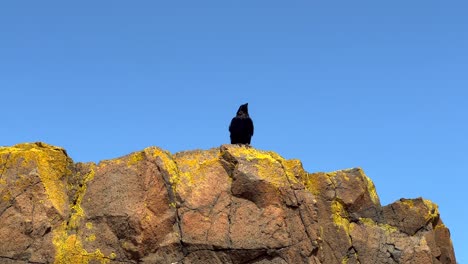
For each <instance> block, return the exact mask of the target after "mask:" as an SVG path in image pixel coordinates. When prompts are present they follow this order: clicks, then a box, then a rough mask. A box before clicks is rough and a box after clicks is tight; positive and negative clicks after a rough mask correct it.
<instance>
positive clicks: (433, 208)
mask: <svg viewBox="0 0 468 264" xmlns="http://www.w3.org/2000/svg"><path fill="white" fill-rule="evenodd" d="M423 203H424V205H425V206H426V207H427V214H426V215H425V216H424V218H425V219H426V221H430V220H432V219H436V218H437V217H438V216H439V214H440V213H439V207H438V206H437V204H435V203H433V202H431V201H429V200H426V199H423Z"/></svg>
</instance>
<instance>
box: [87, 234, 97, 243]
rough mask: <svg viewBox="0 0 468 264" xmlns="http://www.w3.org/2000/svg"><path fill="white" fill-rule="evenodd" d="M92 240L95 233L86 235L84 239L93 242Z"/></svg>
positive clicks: (94, 237) (94, 238)
mask: <svg viewBox="0 0 468 264" xmlns="http://www.w3.org/2000/svg"><path fill="white" fill-rule="evenodd" d="M94 240H96V235H95V234H91V235H89V236H88V237H86V241H90V242H93V241H94Z"/></svg>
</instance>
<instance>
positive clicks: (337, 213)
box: [331, 200, 349, 234]
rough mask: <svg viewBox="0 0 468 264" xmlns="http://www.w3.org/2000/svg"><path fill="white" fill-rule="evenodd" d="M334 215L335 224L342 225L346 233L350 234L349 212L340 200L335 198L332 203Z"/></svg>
mask: <svg viewBox="0 0 468 264" xmlns="http://www.w3.org/2000/svg"><path fill="white" fill-rule="evenodd" d="M331 209H332V217H333V222H334V223H335V225H337V226H339V227H342V228H343V229H344V231H345V232H346V234H349V220H348V217H347V212H346V210H345V208H344V207H343V204H341V203H340V202H339V201H337V200H334V201H333V202H332V203H331Z"/></svg>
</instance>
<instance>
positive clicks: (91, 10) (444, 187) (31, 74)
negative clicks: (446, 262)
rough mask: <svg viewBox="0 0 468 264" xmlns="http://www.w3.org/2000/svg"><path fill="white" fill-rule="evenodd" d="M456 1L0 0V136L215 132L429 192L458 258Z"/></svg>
mask: <svg viewBox="0 0 468 264" xmlns="http://www.w3.org/2000/svg"><path fill="white" fill-rule="evenodd" d="M467 11H468V2H467V1H418V0H414V1H413V0H412V1H400V0H396V1H375V0H373V1H360V0H357V1H328V0H327V1H274V0H273V1H272V0H268V1H266V0H265V1H204V0H200V1H116V0H113V1H73V2H72V1H21V0H18V1H2V2H1V3H0V34H1V35H0V36H1V41H0V88H1V93H0V98H1V111H2V114H1V116H2V118H1V129H0V145H13V144H17V143H21V142H30V141H44V142H47V143H49V144H53V145H58V146H62V147H64V148H66V149H67V151H68V153H69V155H70V156H71V157H72V158H73V159H74V160H75V161H99V160H102V159H110V158H115V157H118V156H121V155H125V154H128V153H130V152H132V151H137V150H141V149H143V148H145V147H147V146H152V145H155V146H160V147H162V148H164V149H167V150H169V151H171V152H173V153H174V152H177V151H182V150H190V149H197V148H201V149H208V148H212V147H218V146H219V145H221V144H224V143H228V142H229V134H228V131H227V129H228V125H229V122H230V120H231V118H232V117H233V116H234V114H235V112H236V111H237V108H238V107H239V105H240V104H242V103H245V102H248V103H249V110H250V114H251V116H252V118H253V120H254V123H255V135H254V137H253V140H252V144H253V146H255V147H256V148H259V149H265V150H273V151H276V152H278V153H279V154H281V155H282V156H284V157H285V158H298V159H301V160H302V162H303V164H304V167H305V169H306V170H308V171H309V172H316V171H334V170H338V169H344V168H349V167H357V166H360V167H362V168H363V169H364V170H365V172H366V173H367V175H368V176H369V177H370V178H371V179H372V180H373V181H374V183H375V185H376V187H377V191H378V194H379V196H380V199H381V202H382V204H388V203H391V202H393V201H395V200H398V199H399V198H402V197H404V198H415V197H419V196H422V197H425V198H427V199H430V200H432V201H434V202H436V203H437V204H439V207H440V211H441V214H442V219H443V220H444V222H445V223H446V225H447V226H448V227H449V228H450V230H451V234H452V239H453V242H454V245H455V252H456V255H457V260H458V262H459V263H463V264H464V263H468V250H467V248H468V246H467V243H468V240H467V239H468V238H467V237H468V231H467V228H466V224H465V223H466V222H468V214H467V211H468V210H467V209H466V188H467V185H468V181H467V176H468V175H466V174H467V171H468V151H467V150H468V140H467V135H468V133H467V132H468V124H467V114H468V102H467V99H468V74H467V72H468V15H467Z"/></svg>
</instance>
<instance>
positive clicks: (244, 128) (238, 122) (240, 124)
mask: <svg viewBox="0 0 468 264" xmlns="http://www.w3.org/2000/svg"><path fill="white" fill-rule="evenodd" d="M247 105H248V103H247V104H243V105H241V106H240V107H239V110H237V114H236V117H234V118H233V119H232V120H231V124H230V125H229V132H230V133H231V144H249V145H250V139H251V138H252V135H253V133H254V126H253V122H252V119H250V117H249V110H248V109H247Z"/></svg>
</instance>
